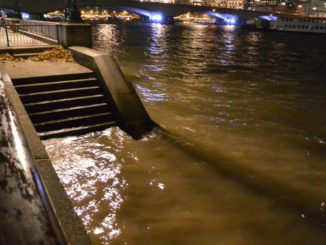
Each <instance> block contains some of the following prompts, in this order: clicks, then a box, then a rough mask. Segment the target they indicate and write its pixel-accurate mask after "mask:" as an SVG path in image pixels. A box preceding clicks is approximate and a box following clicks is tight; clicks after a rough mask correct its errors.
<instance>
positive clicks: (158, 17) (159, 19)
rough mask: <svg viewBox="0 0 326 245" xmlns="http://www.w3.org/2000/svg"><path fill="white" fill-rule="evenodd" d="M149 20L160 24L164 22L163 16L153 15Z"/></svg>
mask: <svg viewBox="0 0 326 245" xmlns="http://www.w3.org/2000/svg"><path fill="white" fill-rule="evenodd" d="M149 19H150V20H151V21H153V22H156V23H160V22H162V20H163V16H162V15H161V14H151V15H150V16H149Z"/></svg>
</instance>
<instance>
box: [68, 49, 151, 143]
mask: <svg viewBox="0 0 326 245" xmlns="http://www.w3.org/2000/svg"><path fill="white" fill-rule="evenodd" d="M69 49H70V50H71V51H72V53H73V55H74V56H75V59H76V60H77V61H78V62H79V63H80V64H81V65H83V66H86V67H87V68H89V69H91V70H93V71H94V72H95V73H96V76H97V79H99V81H100V82H101V85H102V89H103V91H104V94H105V95H106V97H107V99H108V101H109V103H110V105H111V106H112V107H113V111H114V112H115V114H116V115H117V121H118V125H119V127H121V128H122V129H123V130H124V131H126V132H127V133H128V134H129V135H131V136H132V137H133V138H135V139H140V138H141V137H143V136H144V135H146V134H147V133H149V132H151V131H152V129H153V128H154V127H155V126H156V124H155V123H154V122H153V121H152V120H151V118H150V116H149V115H148V113H147V111H146V109H145V107H144V106H143V104H142V102H141V100H140V99H139V96H138V94H137V92H136V90H135V89H134V87H133V85H132V84H131V82H130V81H128V80H127V79H126V78H125V77H124V75H123V73H122V71H121V69H120V66H119V65H118V63H117V62H116V61H115V59H114V58H113V57H112V56H111V55H106V54H103V53H100V52H98V51H96V50H93V49H89V48H85V47H70V48H69Z"/></svg>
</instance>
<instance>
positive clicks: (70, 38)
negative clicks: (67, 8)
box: [58, 23, 92, 47]
mask: <svg viewBox="0 0 326 245" xmlns="http://www.w3.org/2000/svg"><path fill="white" fill-rule="evenodd" d="M58 28H59V30H58V34H59V37H58V39H59V40H58V41H59V44H61V45H63V46H64V47H68V46H74V45H80V46H85V47H91V46H92V29H91V25H90V24H85V23H60V24H59V26H58Z"/></svg>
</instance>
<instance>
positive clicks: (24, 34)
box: [0, 22, 59, 47]
mask: <svg viewBox="0 0 326 245" xmlns="http://www.w3.org/2000/svg"><path fill="white" fill-rule="evenodd" d="M58 38H59V25H58V24H57V23H51V22H50V23H48V22H46V23H43V24H41V23H40V22H38V23H19V24H5V23H3V24H2V26H1V27H0V46H6V47H12V46H40V45H48V44H58Z"/></svg>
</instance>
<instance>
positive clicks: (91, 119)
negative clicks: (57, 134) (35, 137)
mask: <svg viewBox="0 0 326 245" xmlns="http://www.w3.org/2000/svg"><path fill="white" fill-rule="evenodd" d="M112 121H114V119H113V116H112V113H111V112H105V113H100V114H94V115H87V116H80V117H70V118H66V119H61V120H53V121H47V122H42V123H35V124H34V126H35V129H36V131H37V132H46V131H53V130H59V129H63V128H72V127H79V126H90V125H94V124H99V123H105V122H112Z"/></svg>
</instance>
